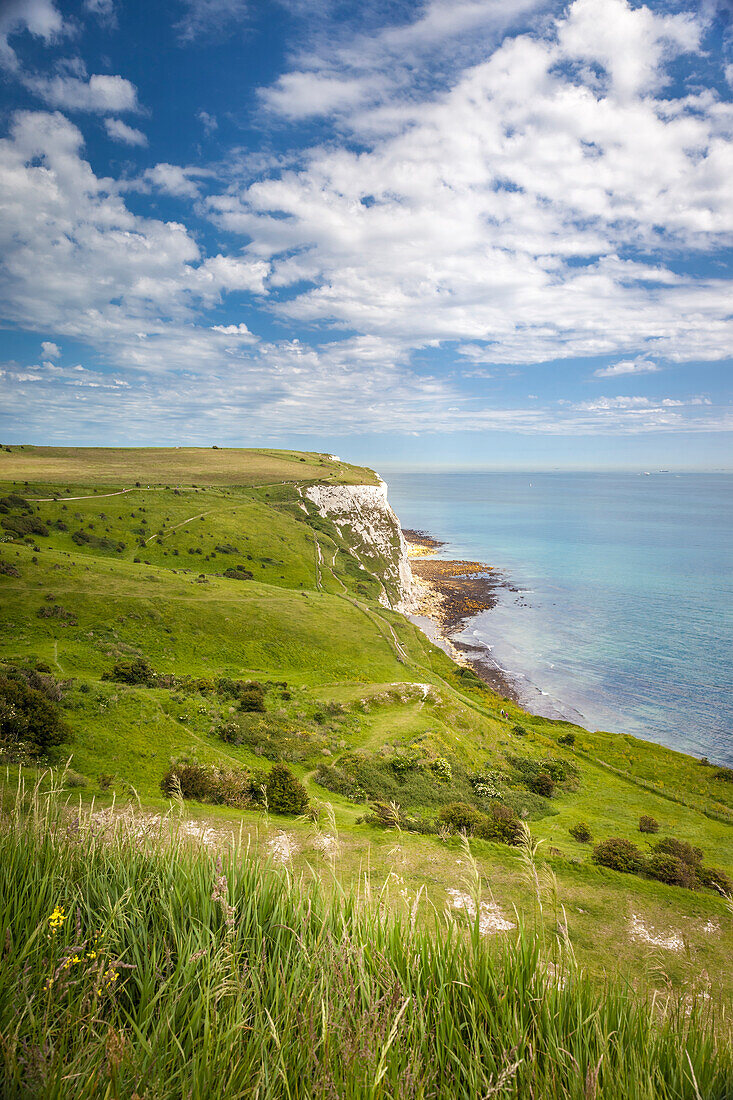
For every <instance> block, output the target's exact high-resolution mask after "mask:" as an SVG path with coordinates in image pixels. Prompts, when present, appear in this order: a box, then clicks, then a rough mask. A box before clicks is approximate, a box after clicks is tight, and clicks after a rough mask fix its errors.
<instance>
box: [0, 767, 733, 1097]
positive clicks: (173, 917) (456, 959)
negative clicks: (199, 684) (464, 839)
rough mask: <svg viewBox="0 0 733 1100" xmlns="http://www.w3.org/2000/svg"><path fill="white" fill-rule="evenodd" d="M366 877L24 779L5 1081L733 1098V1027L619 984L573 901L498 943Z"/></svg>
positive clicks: (682, 1002) (99, 1091)
mask: <svg viewBox="0 0 733 1100" xmlns="http://www.w3.org/2000/svg"><path fill="white" fill-rule="evenodd" d="M467 856H468V859H469V865H468V871H469V874H468V881H467V882H466V884H465V890H466V891H467V893H466V897H471V898H473V902H474V906H475V908H476V912H477V913H478V912H479V911H480V906H481V902H482V898H481V883H480V879H479V877H478V875H477V874H476V872H475V870H472V868H471V864H470V853H467ZM525 856H526V871H527V873H528V874H529V877H530V878H533V877H534V875H535V867H534V865H533V859H532V852H531V847H528V849H527V850H526V853H525ZM362 882H363V883H365V885H364V886H363V887H362V890H361V894H357V893H355V892H347V893H344V892H340V891H338V890H336V891H335V892H334V891H332V892H331V893H330V894H329V893H327V892H325V891H324V890H323V889H322V888H321V887H320V886H319V884H318V883H317V882H314V881H313V880H312V878H311V879H310V880H308V879H306V878H303V877H301V878H294V877H293V876H292V874H291V872H290V871H288V870H287V869H286V868H281V867H276V866H274V865H273V864H271V863H269V864H268V863H267V862H263V861H262V860H261V859H258V858H253V856H252V854H251V853H250V852H248V851H247V849H246V846H243V845H242V844H241V843H240V842H237V841H235V842H234V843H233V844H232V846H231V847H230V848H229V850H228V851H227V852H226V853H225V855H224V856H223V857H221V856H220V857H219V858H218V859H217V857H216V856H215V855H214V854H213V853H212V852H211V851H210V850H209V849H208V848H207V846H206V845H205V844H201V843H197V842H192V841H191V840H190V839H189V838H187V837H186V835H185V833H184V832H183V831H182V829H181V828H180V827H178V826H177V825H176V819H175V816H173V817H171V818H169V819H164V820H159V821H158V822H157V823H156V824H155V825H154V826H152V827H151V826H150V825H149V824H148V825H147V826H146V823H145V821H144V819H142V818H140V817H138V816H137V815H136V814H134V813H128V814H127V815H125V816H112V817H108V818H107V819H106V827H103V824H102V819H100V818H99V817H96V818H95V817H94V815H93V814H91V813H90V812H89V811H85V810H83V809H82V810H80V812H78V814H76V815H73V814H71V813H69V811H68V810H66V811H65V810H64V809H63V806H62V805H61V804H60V803H59V800H58V797H57V796H56V795H55V794H54V792H53V790H49V789H47V787H46V785H45V784H43V783H41V784H39V785H38V786H37V787H36V789H35V790H34V791H32V792H30V793H29V796H26V795H25V793H24V792H23V790H22V787H21V788H19V790H18V794H17V797H16V801H15V805H14V807H13V808H12V810H11V812H10V813H9V814H7V815H6V816H5V817H4V818H3V820H2V827H1V828H0V884H1V888H0V899H2V900H1V901H0V942H2V943H3V944H4V955H3V966H2V968H0V1034H1V1036H2V1047H1V1055H0V1091H2V1095H3V1096H7V1097H9V1098H10V1097H26V1096H33V1097H43V1098H46V1097H48V1098H51V1097H53V1098H56V1097H75V1098H77V1097H78V1098H80V1100H82V1098H86V1097H90V1098H91V1097H101V1096H104V1097H132V1096H137V1097H141V1098H142V1097H146V1098H152V1097H156V1098H158V1100H167V1098H171V1100H172V1098H174V1097H175V1098H178V1097H180V1096H184V1095H185V1096H190V1097H192V1098H193V1100H204V1098H208V1097H211V1096H217V1097H221V1098H222V1100H226V1098H230V1097H231V1098H234V1097H243V1096H257V1097H261V1098H269V1097H273V1098H274V1097H278V1098H279V1097H288V1098H291V1100H295V1098H300V1097H303V1098H305V1097H308V1098H311V1097H323V1098H326V1097H332V1096H340V1097H343V1098H345V1100H346V1098H352V1097H353V1098H356V1097H359V1098H361V1097H370V1098H375V1100H376V1098H378V1097H384V1098H387V1097H389V1098H390V1100H397V1098H403V1097H404V1098H408V1097H410V1098H428V1097H461V1098H466V1100H469V1098H470V1100H474V1098H475V1097H479V1096H486V1097H490V1096H503V1097H517V1098H519V1097H527V1096H534V1097H538V1098H539V1097H542V1098H547V1100H560V1098H562V1100H576V1098H580V1097H594V1098H595V1100H604V1098H606V1100H673V1098H674V1100H724V1098H727V1097H728V1096H730V1094H731V1089H733V1059H732V1057H731V1046H730V1044H729V1043H728V1041H727V1040H728V1037H729V1035H728V1031H727V1030H726V1022H725V1020H722V1019H717V1020H716V1019H715V1018H714V1014H713V1012H712V1010H711V1009H710V1007H709V1006H708V1004H707V1002H705V1001H704V1000H702V999H699V998H693V999H689V998H687V999H684V998H680V997H675V996H674V995H672V996H670V997H668V998H666V999H660V998H659V997H657V996H655V995H654V994H652V993H651V991H647V990H643V989H642V990H632V989H631V988H630V987H629V986H628V985H627V984H624V983H622V982H619V981H618V980H614V979H609V980H608V982H607V983H606V985H605V987H604V988H600V987H599V986H598V985H597V983H595V982H593V981H591V980H590V979H589V978H588V977H587V976H586V975H585V974H584V973H583V972H582V970H580V969H579V968H578V967H577V965H576V964H575V962H574V960H573V956H572V952H571V951H570V950H569V949H568V945H567V942H566V940H565V939H564V937H563V936H562V935H559V936H558V935H556V933H555V930H554V929H555V928H556V919H557V911H554V912H553V911H551V910H550V909H549V908H548V907H547V906H545V908H544V909H543V911H542V914H541V915H540V914H539V910H538V909H536V911H535V921H534V924H533V926H532V927H528V928H526V929H519V930H518V931H515V932H513V933H512V934H511V936H510V937H509V938H508V939H507V940H505V941H500V942H497V940H496V939H495V938H494V939H492V938H487V937H484V936H482V935H481V934H480V931H479V922H478V920H475V921H471V919H470V918H468V919H466V920H465V921H463V922H461V921H460V920H458V919H453V918H451V917H450V916H446V915H443V914H442V913H440V912H439V911H436V910H432V911H431V910H430V906H429V902H428V901H427V900H425V899H424V898H421V899H419V900H418V902H417V903H416V905H415V904H413V905H412V907H411V908H407V907H404V906H403V907H402V908H401V909H400V904H399V900H397V902H396V904H393V905H390V898H389V897H388V896H387V895H386V894H385V893H382V894H381V896H378V897H374V896H372V894H371V892H370V889H369V887H370V882H369V878H368V876H367V878H366V879H362ZM420 907H422V908H423V909H426V910H427V911H428V912H427V915H426V917H425V920H424V921H418V920H416V919H415V917H416V913H417V910H418V909H419V908H420ZM460 916H461V914H460V913H459V914H458V917H460Z"/></svg>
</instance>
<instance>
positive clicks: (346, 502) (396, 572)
mask: <svg viewBox="0 0 733 1100" xmlns="http://www.w3.org/2000/svg"><path fill="white" fill-rule="evenodd" d="M303 495H304V496H306V497H307V498H308V499H309V500H311V501H312V502H313V503H314V504H315V506H316V508H317V509H318V512H319V514H320V515H321V516H323V517H324V518H327V519H330V520H331V522H332V523H334V524H336V526H337V527H347V528H349V531H350V537H349V543H350V544H351V548H352V550H353V552H354V553H355V554H357V555H358V556H359V557H360V558H361V559H362V563H363V565H364V567H365V568H366V569H369V571H370V572H375V573H376V575H377V576H378V578H379V579H380V580H381V581H382V583H383V589H384V591H383V593H382V596H381V597H380V599H381V602H382V603H383V604H384V605H385V606H386V607H392V608H393V609H394V610H395V611H403V612H404V611H409V610H410V609H411V607H412V570H411V569H410V563H409V561H408V560H407V543H406V542H405V536H404V535H403V534H402V528H401V527H400V521H399V520H398V519H397V516H396V515H395V513H394V512H393V511H392V508H391V507H390V504H389V502H388V500H387V486H386V484H385V483H384V482H383V481H380V483H379V485H309V486H308V487H307V488H306V489H304V490H303ZM370 559H371V560H370ZM377 559H378V560H377Z"/></svg>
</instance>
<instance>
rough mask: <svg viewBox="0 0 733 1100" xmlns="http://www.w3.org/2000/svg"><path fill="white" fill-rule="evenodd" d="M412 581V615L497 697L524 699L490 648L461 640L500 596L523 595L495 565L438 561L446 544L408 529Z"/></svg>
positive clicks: (446, 560) (410, 615)
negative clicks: (509, 593) (504, 593)
mask: <svg viewBox="0 0 733 1100" xmlns="http://www.w3.org/2000/svg"><path fill="white" fill-rule="evenodd" d="M402 533H403V535H404V537H405V541H406V543H407V555H408V558H409V561H410V568H411V570H412V578H413V592H412V595H413V610H412V612H411V613H410V614H409V615H408V618H410V619H411V620H412V621H413V622H414V623H415V625H416V626H418V627H420V629H421V630H422V631H423V632H424V633H425V634H427V635H428V637H429V638H430V640H431V641H432V642H434V643H435V644H436V645H438V646H440V648H441V649H443V650H444V651H445V652H446V653H448V655H449V656H450V657H452V658H453V659H454V660H455V661H457V662H458V663H459V664H462V665H467V666H469V667H470V668H472V669H473V670H474V672H475V673H476V674H477V676H480V677H481V679H482V680H483V681H484V682H485V683H486V684H488V685H489V687H491V688H492V690H493V691H495V692H496V693H497V694H498V695H501V696H502V697H503V698H505V699H510V700H512V701H513V702H515V703H520V704H521V702H522V699H521V693H520V691H519V689H518V687H517V685H516V684H515V683H514V681H513V679H512V678H511V676H510V674H509V673H508V672H507V671H506V670H505V669H502V668H500V667H499V666H498V665H497V664H496V663H495V662H494V661H492V659H491V655H490V651H489V649H488V647H486V646H476V645H468V644H467V643H466V642H464V641H461V639H460V637H459V635H460V634H461V633H462V632H463V631H464V630H465V629H466V627H467V626H468V624H469V623H470V621H471V620H472V619H474V618H475V617H476V616H477V615H480V614H481V612H482V611H490V610H492V609H493V608H494V607H496V604H497V602H498V599H499V591H500V590H501V589H507V590H509V591H511V592H517V591H519V590H518V589H517V588H516V587H515V586H514V585H512V584H511V583H510V582H509V580H508V579H507V577H506V576H505V575H504V574H503V573H501V572H500V571H499V570H498V569H496V568H495V567H494V566H492V565H488V564H487V563H486V562H480V561H465V560H462V559H448V558H441V557H439V556H438V551H439V550H440V549H441V547H443V546H445V545H446V544H445V543H444V542H440V541H439V540H438V539H436V538H433V536H432V535H429V534H428V533H427V532H426V531H415V530H410V529H406V528H403V530H402Z"/></svg>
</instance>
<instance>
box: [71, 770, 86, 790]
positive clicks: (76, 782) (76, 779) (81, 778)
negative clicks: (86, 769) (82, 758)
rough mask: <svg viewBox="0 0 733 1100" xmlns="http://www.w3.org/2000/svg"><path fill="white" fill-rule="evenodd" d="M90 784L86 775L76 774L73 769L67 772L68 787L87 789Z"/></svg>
mask: <svg viewBox="0 0 733 1100" xmlns="http://www.w3.org/2000/svg"><path fill="white" fill-rule="evenodd" d="M88 784H89V780H88V779H87V777H86V776H85V775H81V773H80V772H75V771H74V770H73V769H72V768H69V769H68V770H67V772H66V786H67V787H86V786H88Z"/></svg>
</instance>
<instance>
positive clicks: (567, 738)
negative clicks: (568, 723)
mask: <svg viewBox="0 0 733 1100" xmlns="http://www.w3.org/2000/svg"><path fill="white" fill-rule="evenodd" d="M557 743H558V745H567V746H568V747H569V748H572V747H573V745H574V744H575V734H574V733H564V734H563V736H562V737H558V739H557Z"/></svg>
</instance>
